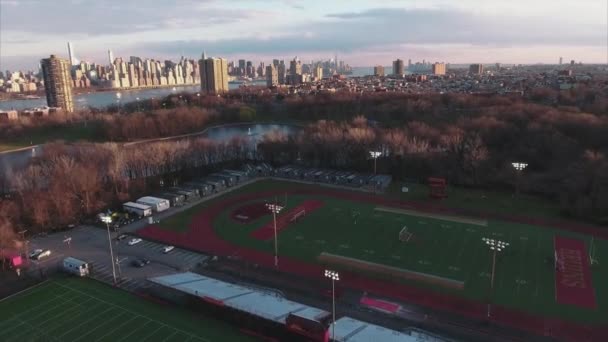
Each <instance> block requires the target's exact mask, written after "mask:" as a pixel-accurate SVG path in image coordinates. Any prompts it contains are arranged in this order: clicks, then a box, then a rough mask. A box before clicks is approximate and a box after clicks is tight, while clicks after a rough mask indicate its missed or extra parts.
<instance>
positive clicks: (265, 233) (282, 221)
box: [251, 200, 323, 240]
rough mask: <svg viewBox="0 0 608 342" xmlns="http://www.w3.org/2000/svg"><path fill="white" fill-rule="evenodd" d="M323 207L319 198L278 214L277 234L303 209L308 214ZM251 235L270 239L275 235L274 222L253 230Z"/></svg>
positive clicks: (260, 238)
mask: <svg viewBox="0 0 608 342" xmlns="http://www.w3.org/2000/svg"><path fill="white" fill-rule="evenodd" d="M321 207H323V202H321V201H317V200H306V201H304V202H302V204H300V205H298V206H297V207H295V208H293V209H291V210H289V211H288V212H286V213H284V214H282V215H280V216H277V234H278V233H279V232H281V231H282V230H284V229H286V228H287V227H288V226H289V224H290V223H291V220H292V219H293V217H294V215H296V214H298V213H300V212H301V211H302V210H304V211H305V212H306V215H308V214H310V213H312V212H313V211H315V210H317V209H319V208H321ZM251 237H252V238H254V239H258V240H270V239H272V238H273V237H274V222H273V221H270V222H268V223H267V224H265V225H263V226H262V227H260V228H258V229H256V230H254V231H252V232H251Z"/></svg>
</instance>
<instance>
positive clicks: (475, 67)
mask: <svg viewBox="0 0 608 342" xmlns="http://www.w3.org/2000/svg"><path fill="white" fill-rule="evenodd" d="M469 74H471V75H481V74H483V64H471V65H470V66H469Z"/></svg>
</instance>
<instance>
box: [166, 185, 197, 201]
mask: <svg viewBox="0 0 608 342" xmlns="http://www.w3.org/2000/svg"><path fill="white" fill-rule="evenodd" d="M168 190H169V191H171V192H172V193H176V194H178V195H183V196H184V200H185V201H192V200H195V199H198V190H187V189H184V188H182V187H173V188H169V189H168Z"/></svg>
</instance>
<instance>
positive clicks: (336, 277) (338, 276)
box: [325, 270, 340, 340]
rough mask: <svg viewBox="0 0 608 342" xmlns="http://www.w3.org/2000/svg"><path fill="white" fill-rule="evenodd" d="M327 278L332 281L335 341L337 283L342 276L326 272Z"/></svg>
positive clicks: (332, 335) (332, 331) (333, 272)
mask: <svg viewBox="0 0 608 342" xmlns="http://www.w3.org/2000/svg"><path fill="white" fill-rule="evenodd" d="M325 277H326V278H329V279H331V312H332V322H331V339H332V340H335V339H334V336H335V335H334V329H335V327H336V285H335V282H336V281H338V280H340V274H338V272H336V271H332V270H325Z"/></svg>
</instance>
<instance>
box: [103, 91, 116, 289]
mask: <svg viewBox="0 0 608 342" xmlns="http://www.w3.org/2000/svg"><path fill="white" fill-rule="evenodd" d="M118 94H120V93H118ZM101 222H104V223H105V224H106V228H107V229H108V245H109V246H110V264H112V277H113V279H114V285H116V267H114V251H113V250H112V238H111V237H110V223H112V216H109V215H106V216H102V217H101Z"/></svg>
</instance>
